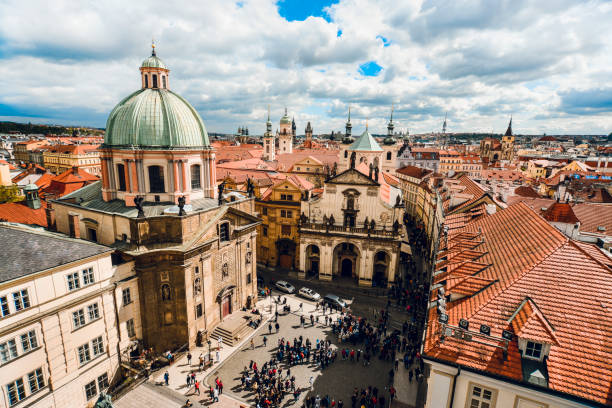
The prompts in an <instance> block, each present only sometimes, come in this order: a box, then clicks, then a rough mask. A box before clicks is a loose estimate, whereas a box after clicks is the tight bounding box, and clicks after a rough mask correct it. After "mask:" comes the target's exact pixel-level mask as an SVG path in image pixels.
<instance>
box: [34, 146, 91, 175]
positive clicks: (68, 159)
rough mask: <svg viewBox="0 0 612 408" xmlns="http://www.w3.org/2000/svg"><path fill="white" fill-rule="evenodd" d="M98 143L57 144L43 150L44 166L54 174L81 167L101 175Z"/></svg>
mask: <svg viewBox="0 0 612 408" xmlns="http://www.w3.org/2000/svg"><path fill="white" fill-rule="evenodd" d="M97 149H98V145H55V146H51V147H49V149H47V150H45V151H44V152H43V166H44V167H45V168H46V169H47V170H49V171H50V172H52V173H54V174H61V173H63V172H65V171H66V170H69V169H71V168H73V167H79V168H81V169H83V170H85V171H87V172H88V173H89V174H93V175H94V176H98V177H100V176H101V170H102V167H101V164H100V152H99V151H98V150H97Z"/></svg>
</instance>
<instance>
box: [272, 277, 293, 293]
mask: <svg viewBox="0 0 612 408" xmlns="http://www.w3.org/2000/svg"><path fill="white" fill-rule="evenodd" d="M276 289H278V290H280V291H281V292H285V293H293V292H295V288H294V287H293V285H292V284H290V283H289V282H285V281H282V280H280V281H278V282H276Z"/></svg>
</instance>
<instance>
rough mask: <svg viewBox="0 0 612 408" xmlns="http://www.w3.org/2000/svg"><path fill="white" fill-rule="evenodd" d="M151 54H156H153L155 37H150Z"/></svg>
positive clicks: (153, 55)
mask: <svg viewBox="0 0 612 408" xmlns="http://www.w3.org/2000/svg"><path fill="white" fill-rule="evenodd" d="M151 56H152V57H155V56H156V54H155V38H152V39H151Z"/></svg>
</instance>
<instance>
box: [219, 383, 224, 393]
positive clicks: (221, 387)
mask: <svg viewBox="0 0 612 408" xmlns="http://www.w3.org/2000/svg"><path fill="white" fill-rule="evenodd" d="M219 394H223V381H221V380H219Z"/></svg>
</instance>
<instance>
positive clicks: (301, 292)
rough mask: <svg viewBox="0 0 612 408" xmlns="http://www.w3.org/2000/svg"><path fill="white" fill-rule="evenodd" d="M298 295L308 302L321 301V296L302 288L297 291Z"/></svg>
mask: <svg viewBox="0 0 612 408" xmlns="http://www.w3.org/2000/svg"><path fill="white" fill-rule="evenodd" d="M298 295H299V296H301V297H303V298H305V299H309V300H314V301H315V302H316V301H318V300H319V299H321V295H319V294H318V293H317V292H315V291H314V290H312V289H310V288H306V287H303V288H301V289H300V290H299V291H298Z"/></svg>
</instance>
